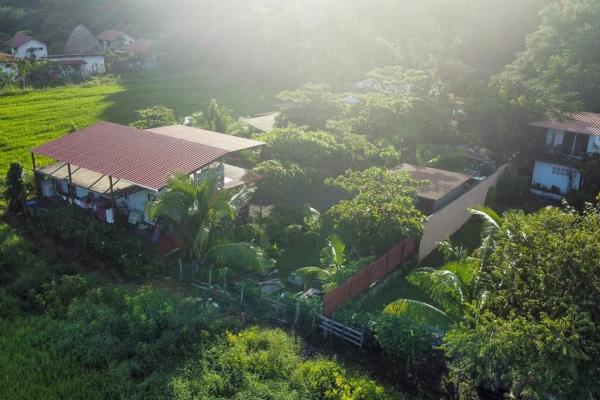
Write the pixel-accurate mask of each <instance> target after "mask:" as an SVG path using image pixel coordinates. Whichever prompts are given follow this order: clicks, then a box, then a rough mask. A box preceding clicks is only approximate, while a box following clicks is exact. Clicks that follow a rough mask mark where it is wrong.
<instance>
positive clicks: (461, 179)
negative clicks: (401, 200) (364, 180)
mask: <svg viewBox="0 0 600 400" xmlns="http://www.w3.org/2000/svg"><path fill="white" fill-rule="evenodd" d="M400 171H402V172H408V173H409V174H410V175H411V176H412V178H413V179H414V180H417V181H429V184H426V185H424V186H421V187H419V188H418V189H417V192H418V195H419V197H423V198H426V199H431V200H435V201H437V200H439V199H441V198H442V197H444V196H445V195H447V194H448V193H450V192H451V191H453V190H454V189H456V188H458V187H460V186H462V185H464V184H465V183H467V182H468V181H470V180H471V179H472V178H471V177H470V176H469V175H465V174H460V173H458V172H452V171H445V170H443V169H437V168H429V167H420V166H417V165H411V164H406V163H404V164H400V165H398V166H397V167H395V168H393V169H392V170H391V172H392V173H394V172H400Z"/></svg>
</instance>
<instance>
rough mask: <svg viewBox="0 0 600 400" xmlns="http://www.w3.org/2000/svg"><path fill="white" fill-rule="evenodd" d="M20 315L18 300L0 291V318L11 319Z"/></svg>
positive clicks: (4, 291)
mask: <svg viewBox="0 0 600 400" xmlns="http://www.w3.org/2000/svg"><path fill="white" fill-rule="evenodd" d="M20 313H21V309H20V305H19V299H17V298H16V297H14V296H11V295H10V294H8V293H6V290H4V289H0V318H4V319H13V318H16V317H18V316H19V314H20Z"/></svg>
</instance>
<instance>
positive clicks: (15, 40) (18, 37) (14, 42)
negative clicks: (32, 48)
mask: <svg viewBox="0 0 600 400" xmlns="http://www.w3.org/2000/svg"><path fill="white" fill-rule="evenodd" d="M31 40H34V39H33V38H32V37H31V36H27V35H24V34H22V33H16V34H15V36H13V37H12V38H10V39H9V40H8V42H6V44H8V45H9V46H10V47H14V48H18V47H21V46H23V45H24V44H25V43H27V42H29V41H31Z"/></svg>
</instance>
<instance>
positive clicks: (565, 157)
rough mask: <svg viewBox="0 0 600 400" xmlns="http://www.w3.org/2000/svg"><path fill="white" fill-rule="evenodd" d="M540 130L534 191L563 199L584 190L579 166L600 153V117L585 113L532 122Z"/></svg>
mask: <svg viewBox="0 0 600 400" xmlns="http://www.w3.org/2000/svg"><path fill="white" fill-rule="evenodd" d="M530 126H532V127H534V128H536V129H537V141H536V146H535V147H536V149H535V151H534V158H535V161H534V167H533V174H532V180H531V183H532V191H533V192H534V193H536V194H538V195H543V196H546V197H550V198H554V199H561V198H563V197H564V195H566V194H567V193H568V192H569V191H572V190H574V191H577V190H579V188H580V187H581V184H582V183H583V182H582V177H581V173H580V171H579V169H578V167H579V166H580V164H581V161H582V160H583V159H584V157H586V156H587V155H590V154H592V153H600V114H595V113H588V112H581V113H571V114H567V115H565V118H564V119H562V118H560V119H559V118H557V117H554V116H548V117H546V118H545V119H543V120H541V121H536V122H532V123H531V124H530Z"/></svg>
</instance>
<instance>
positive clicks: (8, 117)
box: [0, 71, 276, 176]
mask: <svg viewBox="0 0 600 400" xmlns="http://www.w3.org/2000/svg"><path fill="white" fill-rule="evenodd" d="M275 92H276V90H271V91H270V90H267V89H265V88H264V87H257V86H253V85H252V83H244V82H241V83H240V82H219V81H215V80H214V79H212V78H211V77H210V76H209V75H208V74H205V73H203V72H185V73H181V72H164V71H146V72H141V73H139V74H136V75H131V76H126V77H123V78H122V79H121V81H120V82H119V83H112V84H107V85H86V84H83V85H74V86H64V87H58V88H52V89H45V90H35V91H30V92H26V93H24V94H16V95H5V96H1V97H0V151H1V153H2V155H1V158H0V176H4V174H5V173H6V170H7V168H8V165H9V164H10V163H11V162H13V161H18V162H21V163H23V164H24V165H25V166H26V167H29V166H30V165H31V161H30V160H31V158H30V155H29V149H30V148H31V147H34V146H36V145H38V144H40V143H44V142H47V141H49V140H51V139H54V138H56V137H59V136H62V135H64V134H66V133H68V132H69V131H70V130H72V129H74V128H82V127H85V126H87V125H89V124H92V123H94V122H96V121H99V120H107V121H112V122H117V123H122V124H128V123H130V122H131V121H133V120H134V119H135V110H138V109H141V108H146V107H149V106H152V105H155V104H160V105H165V106H167V107H170V108H173V109H174V110H175V113H176V114H177V115H178V116H180V117H183V116H185V115H189V114H190V113H193V112H196V111H200V110H202V109H204V108H205V107H206V105H207V104H208V102H209V101H210V99H212V98H216V99H217V100H218V101H219V103H220V104H222V105H224V106H225V107H227V108H230V109H232V110H233V113H234V115H236V116H239V115H250V114H253V113H257V112H261V111H269V110H271V109H272V107H273V93H275Z"/></svg>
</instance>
